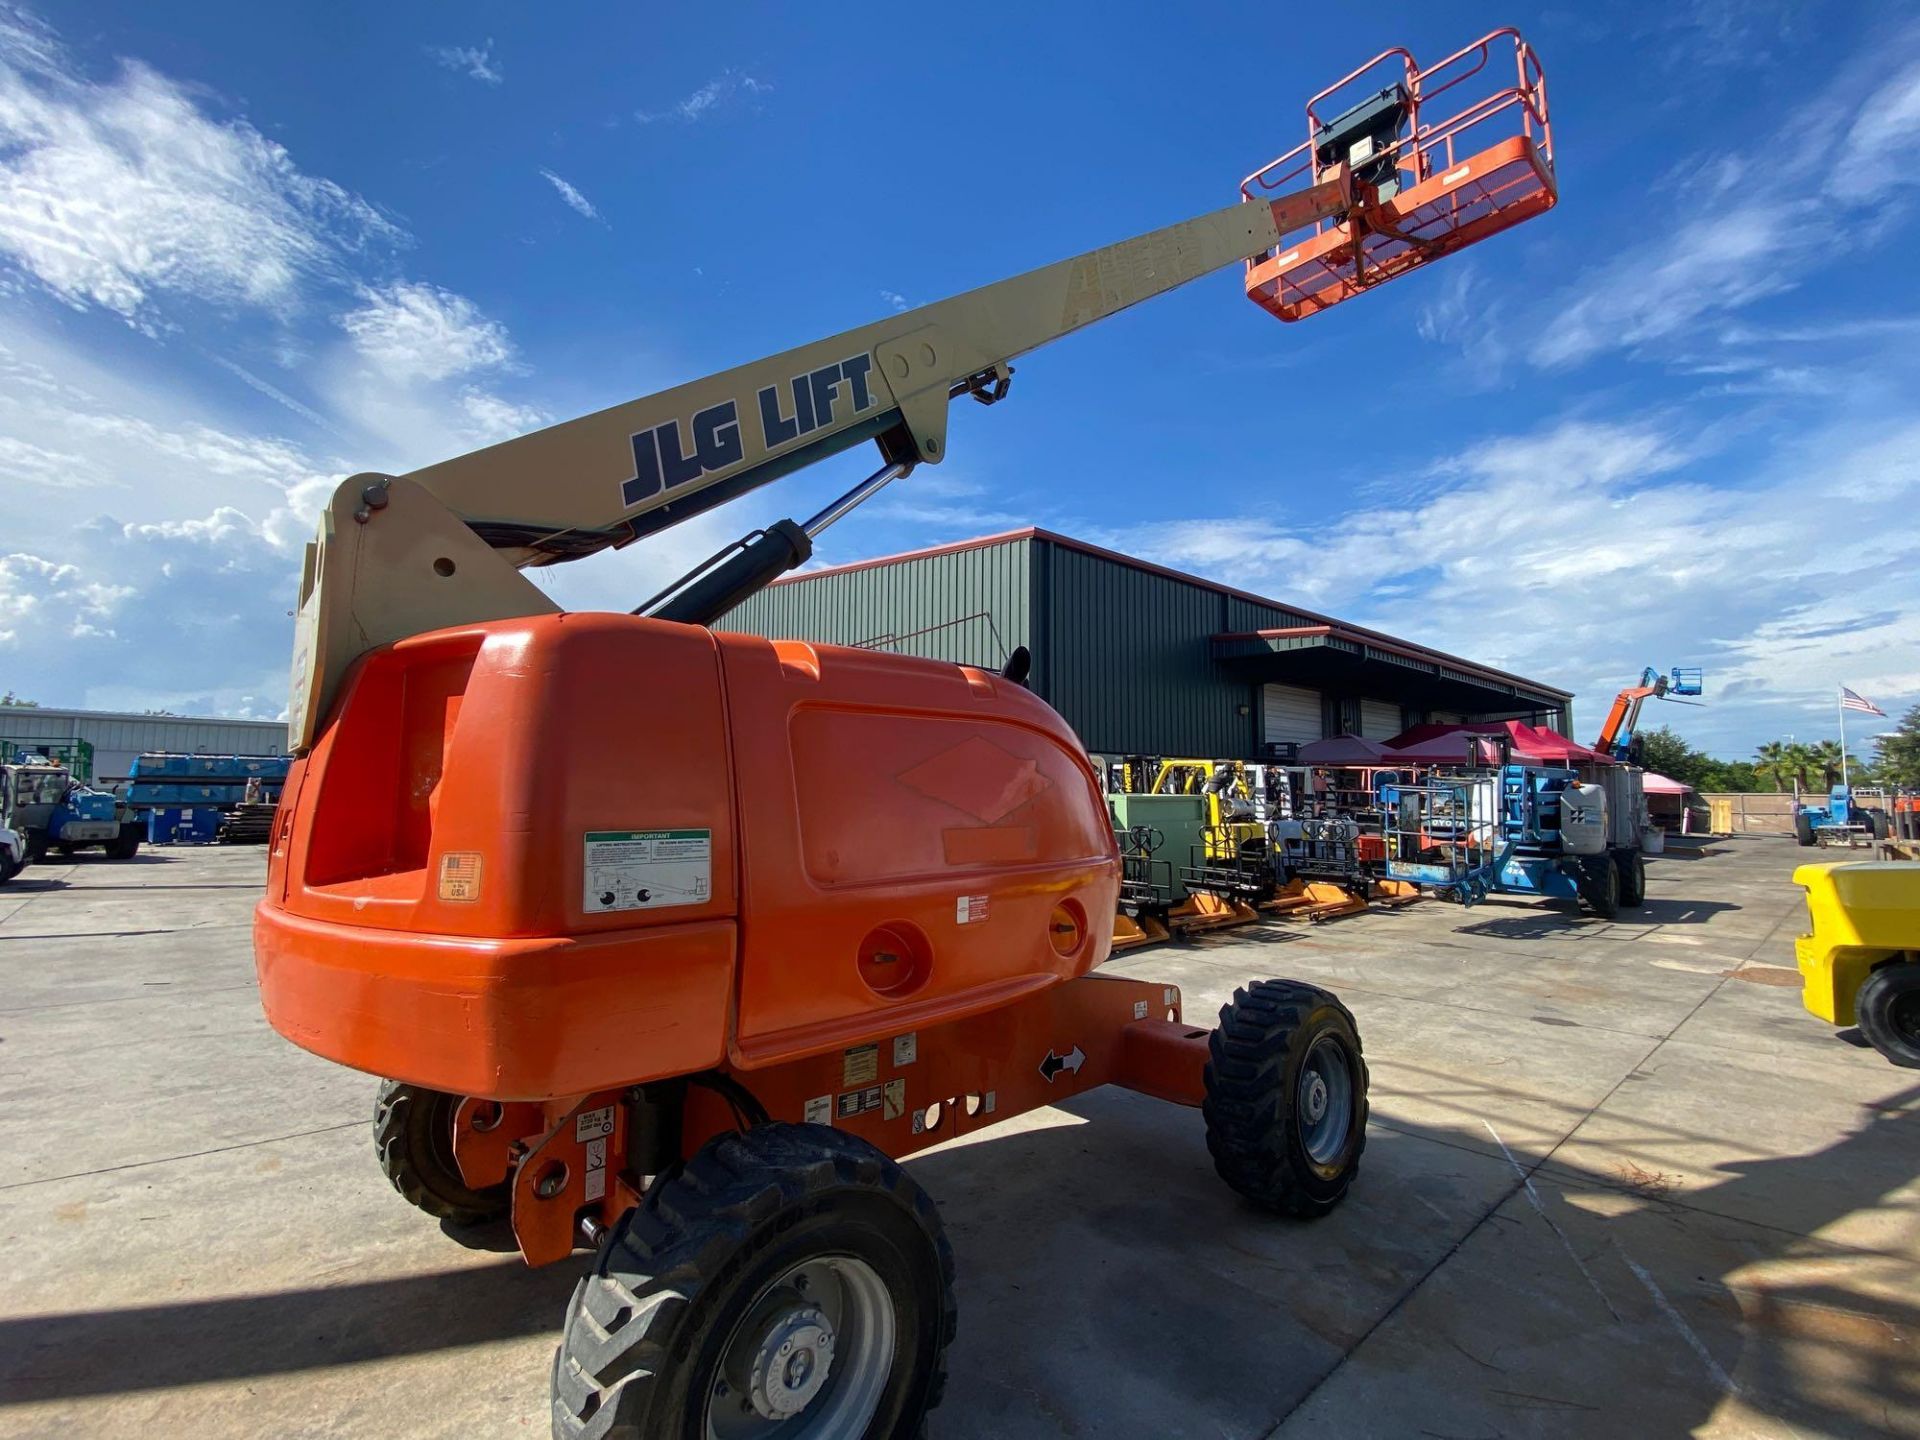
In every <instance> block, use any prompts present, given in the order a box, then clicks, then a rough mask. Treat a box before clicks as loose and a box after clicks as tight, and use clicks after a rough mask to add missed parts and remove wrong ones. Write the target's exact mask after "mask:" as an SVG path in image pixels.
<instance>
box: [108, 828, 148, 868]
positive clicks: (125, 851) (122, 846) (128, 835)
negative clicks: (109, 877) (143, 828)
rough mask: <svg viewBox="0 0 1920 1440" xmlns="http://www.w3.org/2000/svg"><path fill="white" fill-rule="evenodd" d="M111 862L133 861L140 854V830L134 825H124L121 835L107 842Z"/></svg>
mask: <svg viewBox="0 0 1920 1440" xmlns="http://www.w3.org/2000/svg"><path fill="white" fill-rule="evenodd" d="M106 848H107V858H108V859H109V860H131V859H133V857H134V856H136V855H138V854H139V853H140V830H139V827H137V826H134V825H122V826H121V827H120V833H119V834H118V835H116V836H114V837H113V839H111V840H109V841H108V842H107V847H106Z"/></svg>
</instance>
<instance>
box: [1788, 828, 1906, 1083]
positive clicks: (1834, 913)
mask: <svg viewBox="0 0 1920 1440" xmlns="http://www.w3.org/2000/svg"><path fill="white" fill-rule="evenodd" d="M1793 883H1794V884H1796V885H1800V886H1804V887H1805V889H1806V892H1807V911H1808V914H1809V916H1810V919H1811V921H1812V925H1813V929H1812V932H1811V933H1810V934H1806V935H1802V936H1801V937H1800V938H1799V939H1798V940H1795V941H1794V942H1793V951H1794V955H1795V957H1796V958H1797V959H1798V960H1799V962H1800V974H1801V976H1802V978H1803V980H1804V982H1805V984H1804V988H1803V990H1802V991H1801V998H1802V999H1803V1000H1804V1001H1805V1003H1806V1007H1807V1009H1809V1010H1811V1011H1812V1012H1813V1013H1814V1014H1815V1015H1818V1016H1819V1017H1820V1018H1821V1019H1822V1020H1825V1021H1827V1022H1828V1023H1829V1024H1832V1025H1855V1024H1857V1025H1859V1027H1860V1033H1861V1034H1863V1035H1865V1036H1866V1037H1867V1040H1868V1042H1869V1043H1870V1044H1872V1046H1873V1048H1874V1049H1876V1050H1878V1051H1879V1052H1880V1053H1881V1054H1882V1055H1884V1056H1886V1057H1887V1059H1889V1060H1891V1061H1892V1062H1893V1063H1894V1064H1896V1065H1905V1066H1909V1067H1911V1068H1913V1069H1920V865H1915V864H1913V863H1911V862H1909V861H1900V860H1887V861H1855V862H1852V863H1847V862H1834V863H1829V864H1824V865H1802V866H1801V867H1800V868H1799V869H1797V870H1795V871H1794V872H1793Z"/></svg>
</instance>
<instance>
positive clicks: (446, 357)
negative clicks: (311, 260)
mask: <svg viewBox="0 0 1920 1440" xmlns="http://www.w3.org/2000/svg"><path fill="white" fill-rule="evenodd" d="M360 299H361V302H362V303H361V306H360V308H359V309H358V310H353V311H350V312H348V313H347V314H345V315H342V316H341V317H340V327H341V328H342V329H343V330H345V331H346V332H347V334H348V335H349V336H350V337H352V340H353V343H354V347H355V348H356V349H357V350H359V352H360V353H361V354H362V355H364V356H366V358H367V359H368V360H370V361H372V362H373V364H374V365H376V366H378V367H379V368H380V370H382V371H383V372H384V373H385V374H387V375H388V376H390V377H391V378H393V379H396V380H445V379H447V378H448V377H450V376H455V375H465V374H468V373H469V372H471V371H474V370H485V369H490V368H492V367H494V366H499V365H504V364H506V363H507V362H508V361H509V360H511V359H512V358H513V346H512V344H511V343H510V342H509V341H508V339H507V332H506V331H505V330H504V329H502V328H501V327H500V326H499V325H497V324H496V323H495V322H493V321H492V320H489V319H487V317H486V316H485V315H483V314H481V313H480V308H479V307H478V306H477V305H475V304H474V303H473V302H472V301H471V300H469V299H467V298H466V297H465V296H464V295H456V294H454V293H453V292H452V291H451V290H442V289H441V288H440V287H439V286H437V285H427V284H421V283H410V282H407V281H401V282H398V283H396V284H393V285H388V286H386V287H384V288H381V289H372V288H363V289H362V290H361V291H360Z"/></svg>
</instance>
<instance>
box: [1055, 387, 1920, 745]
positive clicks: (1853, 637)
mask: <svg viewBox="0 0 1920 1440" xmlns="http://www.w3.org/2000/svg"><path fill="white" fill-rule="evenodd" d="M1683 437H1684V438H1683ZM1710 443H1711V442H1709V441H1704V440H1703V439H1702V438H1701V437H1700V436H1698V435H1697V434H1692V433H1689V432H1688V430H1687V428H1686V426H1685V425H1684V424H1683V423H1682V422H1681V421H1679V420H1673V421H1666V420H1654V421H1640V422H1634V423H1629V424H1612V425H1609V424H1603V423H1597V422H1589V421H1581V422H1570V423H1562V424H1559V425H1555V426H1551V427H1549V428H1546V429H1543V430H1540V431H1536V432H1533V433H1529V434H1524V435H1516V436H1508V437H1501V438H1498V439H1495V440H1492V441H1489V442H1487V443H1485V444H1482V445H1480V446H1478V447H1475V448H1474V449H1472V450H1469V451H1468V452H1467V453H1466V454H1465V455H1464V456H1462V457H1461V458H1460V459H1458V460H1455V461H1450V462H1448V463H1446V464H1445V465H1443V466H1440V467H1437V468H1435V469H1434V470H1433V471H1431V472H1430V473H1429V475H1428V476H1427V477H1426V481H1425V483H1424V485H1423V489H1422V491H1421V493H1420V495H1419V497H1418V498H1417V499H1415V500H1414V501H1413V502H1412V503H1410V504H1407V505H1404V506H1400V507H1392V506H1381V507H1376V508H1368V509H1362V510H1356V511H1352V512H1349V513H1348V514H1347V515H1346V516H1344V517H1341V518H1338V519H1335V520H1333V521H1331V522H1329V523H1326V524H1324V525H1317V526H1315V527H1312V528H1306V527H1295V526H1291V525H1288V524H1286V523H1284V522H1278V521H1275V520H1272V519H1269V518H1266V517H1265V516H1255V517H1243V518H1218V519H1195V520H1187V521H1177V522H1172V523H1169V524H1163V525H1152V526H1144V527H1139V528H1135V529H1130V530H1121V531H1114V532H1107V533H1106V534H1105V535H1102V534H1100V533H1099V532H1094V531H1089V532H1086V533H1087V534H1088V538H1094V539H1103V540H1104V541H1105V542H1106V543H1110V544H1113V545H1114V546H1115V547H1116V548H1119V549H1122V550H1130V551H1132V552H1133V553H1136V554H1140V555H1143V556H1145V557H1147V558H1149V559H1152V560H1157V561H1160V562H1162V563H1164V564H1168V565H1172V566H1175V567H1177V568H1180V569H1186V570H1192V571H1196V572H1198V573H1200V574H1204V575H1207V576H1210V577H1213V578H1216V579H1220V580H1224V581H1227V582H1229V583H1233V584H1237V585H1240V586H1242V587H1244V588H1247V589H1250V590H1254V591H1256V592H1259V593H1263V594H1267V595H1271V596H1273V597H1275V598H1276V599H1279V600H1281V601H1282V602H1285V601H1289V600H1290V601H1293V602H1294V603H1296V604H1300V605H1303V606H1305V607H1307V608H1309V609H1313V610H1319V611H1324V612H1329V613H1332V614H1334V615H1336V616H1338V617H1340V618H1342V619H1345V620H1349V621H1353V622H1356V623H1359V624H1365V625H1372V626H1376V627H1378V628H1380V629H1382V630H1385V631H1387V632H1388V633H1390V634H1397V635H1405V636H1409V637H1412V638H1415V639H1418V640H1420V641H1422V642H1423V643H1427V644H1431V645H1434V646H1437V647H1438V648H1440V649H1443V650H1448V651H1451V652H1452V653H1455V654H1459V655H1462V656H1465V657H1467V658H1469V659H1473V660H1477V661H1479V662H1481V663H1483V664H1490V665H1494V666H1497V667H1499V668H1502V669H1507V670H1510V671H1513V672H1515V673H1518V674H1521V675H1526V676H1529V677H1531V678H1534V679H1537V680H1542V681H1546V682H1548V683H1551V684H1557V685H1559V686H1561V687H1562V688H1564V689H1568V690H1572V691H1574V692H1575V693H1576V695H1577V696H1578V700H1577V702H1576V713H1577V720H1578V723H1579V725H1580V727H1581V729H1582V731H1583V732H1584V730H1586V729H1587V728H1590V727H1591V726H1593V725H1594V724H1595V723H1596V722H1597V720H1598V718H1599V714H1600V713H1601V710H1602V708H1603V707H1604V705H1605V703H1606V701H1607V700H1608V699H1609V698H1610V697H1611V696H1612V694H1613V692H1614V691H1615V690H1617V689H1618V688H1619V687H1620V686H1621V685H1622V684H1624V683H1626V681H1627V680H1628V679H1629V678H1631V677H1632V676H1634V675H1637V674H1638V673H1639V672H1640V669H1641V667H1642V666H1644V665H1647V664H1653V665H1657V666H1660V667H1661V668H1663V669H1664V668H1666V667H1667V666H1670V665H1676V664H1700V665H1704V666H1705V667H1706V669H1707V672H1708V674H1707V678H1708V684H1709V690H1708V695H1707V697H1706V698H1707V702H1708V708H1706V709H1704V710H1689V711H1686V712H1684V717H1683V718H1677V717H1681V714H1682V712H1679V711H1677V710H1676V711H1673V712H1671V713H1669V712H1665V711H1662V712H1661V713H1660V714H1659V716H1658V717H1657V719H1656V721H1655V722H1654V723H1658V721H1659V720H1671V721H1673V722H1674V723H1675V724H1676V727H1677V728H1679V729H1680V730H1681V731H1682V732H1683V733H1685V734H1687V735H1689V736H1690V737H1693V738H1695V739H1696V741H1699V742H1702V743H1706V744H1709V745H1710V746H1717V747H1719V748H1722V749H1724V750H1725V751H1726V752H1727V753H1731V754H1740V753H1744V751H1745V750H1746V749H1747V748H1748V747H1750V746H1751V745H1752V744H1753V743H1755V742H1756V741H1757V740H1758V739H1760V738H1765V737H1766V736H1767V735H1768V734H1769V733H1775V732H1778V733H1784V732H1785V731H1787V730H1791V729H1794V728H1795V726H1796V725H1798V726H1799V727H1800V728H1801V729H1802V730H1803V731H1805V733H1813V732H1812V730H1811V729H1809V728H1808V727H1809V726H1815V725H1817V724H1818V723H1820V717H1821V714H1822V712H1823V709H1824V712H1825V713H1826V714H1827V715H1828V716H1829V717H1830V715H1831V710H1832V705H1831V695H1832V687H1833V685H1834V684H1835V683H1836V682H1837V681H1839V680H1841V679H1843V678H1846V677H1853V678H1850V679H1847V681H1846V683H1849V684H1854V685H1855V688H1856V689H1866V687H1869V686H1872V687H1877V688H1878V690H1879V691H1880V692H1881V694H1880V695H1876V697H1875V698H1876V699H1880V700H1881V703H1882V705H1883V706H1885V707H1886V708H1888V709H1892V708H1893V705H1892V704H1889V703H1888V702H1889V701H1892V702H1894V703H1897V704H1901V705H1904V704H1908V703H1912V701H1913V700H1915V699H1920V695H1916V694H1915V693H1914V690H1915V686H1914V684H1913V677H1914V676H1915V675H1916V674H1920V598H1916V597H1915V596H1914V595H1913V593H1912V590H1911V587H1910V586H1907V587H1904V588H1903V587H1902V585H1901V583H1900V577H1901V576H1902V575H1903V574H1909V573H1910V572H1911V568H1912V566H1913V564H1914V563H1915V559H1916V554H1915V540H1914V537H1913V534H1912V527H1911V514H1912V504H1913V494H1914V493H1915V492H1916V491H1917V490H1920V421H1911V420H1910V421H1908V422H1906V423H1905V424H1904V425H1903V426H1902V427H1901V428H1900V429H1899V430H1897V431H1896V432H1895V433H1892V434H1889V435H1887V436H1886V437H1885V438H1883V439H1878V440H1874V441H1871V442H1867V443H1864V444H1863V443H1861V442H1860V440H1859V438H1858V434H1857V432H1855V431H1853V430H1852V429H1851V428H1850V427H1849V426H1846V425H1844V424H1842V425H1836V427H1835V428H1834V430H1833V431H1832V432H1823V433H1818V434H1811V435H1808V436H1806V437H1804V440H1803V441H1802V443H1800V444H1799V445H1797V446H1794V447H1790V448H1783V449H1782V450H1781V451H1780V452H1779V453H1778V454H1777V456H1776V458H1775V459H1774V460H1773V461H1772V462H1770V463H1769V464H1768V465H1767V466H1766V467H1765V469H1764V470H1763V471H1762V472H1761V473H1759V474H1753V475H1740V474H1738V471H1737V469H1736V470H1735V471H1734V474H1735V475H1738V479H1737V481H1736V480H1733V479H1731V478H1730V477H1729V473H1728V471H1729V462H1728V461H1727V459H1726V458H1725V457H1724V456H1721V455H1717V454H1713V453H1709V452H1708V451H1707V450H1706V448H1705V447H1706V446H1707V445H1708V444H1710ZM1810 476H1818V477H1821V479H1820V480H1819V482H1818V487H1817V488H1818V498H1817V500H1816V499H1814V498H1812V497H1813V494H1814V487H1813V486H1810V485H1809V477H1810ZM1827 476H1844V477H1846V480H1845V482H1844V483H1833V482H1831V481H1829V480H1827V479H1826V478H1825V477H1827ZM1827 536H1846V537H1848V539H1847V543H1846V544H1844V545H1840V546H1833V545H1829V544H1827V543H1825V539H1824V537H1827ZM1856 680H1857V681H1858V682H1859V683H1857V684H1856V683H1855V682H1856ZM1867 693H1872V692H1871V690H1869V691H1868V692H1867ZM1883 696H1884V697H1885V698H1882V697H1883Z"/></svg>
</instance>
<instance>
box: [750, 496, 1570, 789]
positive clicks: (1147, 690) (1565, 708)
mask: <svg viewBox="0 0 1920 1440" xmlns="http://www.w3.org/2000/svg"><path fill="white" fill-rule="evenodd" d="M715 628H717V629H726V630H739V631H745V632H746V633H748V634H754V635H766V636H770V637H776V638H787V639H796V640H813V641H819V642H823V643H829V644H839V645H860V646H865V647H868V648H873V649H886V650H893V651H897V652H900V653H903V654H910V655H923V656H927V657H929V658H932V659H940V660H951V661H955V662H957V663H960V664H966V665H977V666H980V667H983V668H988V669H998V668H999V667H1000V665H1001V664H1002V663H1003V661H1004V659H1005V657H1006V656H1007V654H1008V653H1009V652H1011V651H1012V650H1013V648H1014V647H1015V646H1019V645H1025V646H1027V647H1028V649H1029V650H1030V651H1031V652H1032V655H1033V671H1032V678H1031V680H1030V681H1029V683H1030V684H1031V686H1032V687H1033V689H1034V691H1035V692H1036V693H1037V694H1039V695H1041V696H1042V697H1043V698H1045V699H1046V700H1047V701H1048V703H1050V704H1051V705H1052V706H1053V707H1054V708H1055V709H1057V710H1058V711H1060V713H1061V714H1062V715H1064V716H1065V717H1066V718H1067V720H1068V722H1069V723H1070V724H1072V725H1073V727H1074V729H1075V730H1077V731H1078V732H1079V735H1080V738H1081V740H1082V741H1083V742H1084V743H1085V745H1086V746H1087V748H1088V749H1089V750H1092V751H1094V752H1096V753H1101V754H1109V755H1120V754H1142V755H1190V756H1205V757H1209V758H1238V759H1248V760H1257V759H1265V758H1272V757H1275V756H1279V755H1284V753H1285V751H1284V749H1282V748H1277V747H1284V746H1287V745H1290V744H1299V743H1304V742H1307V741H1312V740H1319V739H1323V738H1325V737H1327V736H1331V735H1343V734H1346V735H1364V736H1366V737H1368V738H1369V739H1379V740H1384V739H1386V738H1387V737H1389V736H1391V735H1396V734H1398V733H1399V732H1400V731H1401V730H1404V729H1406V728H1407V727H1408V726H1409V725H1414V724H1419V723H1421V722H1423V721H1428V720H1438V721H1459V720H1496V719H1499V720H1508V719H1521V720H1526V721H1529V722H1530V723H1533V724H1537V725H1544V726H1547V727H1550V728H1552V729H1555V730H1558V731H1560V732H1561V733H1562V734H1566V733H1569V727H1570V725H1571V724H1572V699H1573V697H1572V696H1571V694H1569V693H1568V692H1567V691H1565V690H1558V689H1555V688H1554V687H1553V686H1551V685H1543V684H1540V683H1539V682H1538V681H1534V680H1526V679H1522V678H1521V677H1520V676H1517V675H1509V674H1506V673H1505V672H1503V671H1499V670H1493V669H1489V668H1488V667H1486V666H1484V665H1476V664H1473V663H1472V662H1471V661H1467V660H1462V659H1459V658H1457V657H1455V656H1452V655H1446V654H1442V653H1441V652H1440V651H1437V650H1431V649H1428V648H1427V647H1425V646H1423V645H1419V644H1416V643H1415V642H1413V641H1410V640H1399V639H1395V638H1394V637H1393V636H1390V635H1382V634H1380V633H1379V632H1377V631H1373V630H1365V629H1362V628H1360V627H1359V626H1356V625H1348V624H1345V623H1343V622H1341V621H1339V620H1334V619H1330V618H1329V617H1327V616H1325V615H1316V614H1313V613H1312V612H1310V611H1306V610H1302V609H1299V608H1298V607H1297V606H1292V605H1284V604H1281V603H1280V602H1279V601H1275V600H1268V599H1265V598H1263V597H1262V596H1259V595H1251V594H1248V593H1247V592H1246V591H1243V590H1236V589H1233V588H1232V587H1230V586H1226V585H1216V584H1214V583H1213V582H1211V581H1208V580H1201V579H1198V578H1196V577H1195V576H1192V575H1183V574H1181V573H1179V572H1178V571H1174V570H1167V569H1163V568H1161V567H1160V566H1157V565H1150V564H1147V563H1146V562H1145V561H1142V560H1136V559H1133V558H1132V557H1130V556H1127V555H1121V554H1118V553H1116V552H1114V551H1111V550H1103V549H1101V548H1099V547H1098V546H1095V545H1089V544H1087V543H1085V542H1084V541H1080V540H1074V539H1070V538H1069V537H1067V536H1065V535H1056V534H1053V533H1051V532H1049V531H1045V530H1016V531H1012V532H1011V533H1009V534H1005V535H990V536H986V537H983V538H981V539H978V540H965V541H961V542H959V543H958V544H953V545H942V546H939V547H938V548H936V549H932V550H921V551H916V552H913V553H911V554H906V555H893V556H888V557H886V558H884V559H879V560H869V561H864V562H862V563H859V564H853V565H841V566H837V567H834V568H832V569H825V570H814V571H808V572H805V573H802V574H798V575H792V576H788V577H787V578H785V579H783V580H779V581H776V582H775V583H774V584H773V585H771V586H769V587H768V588H767V589H765V590H763V591H761V592H760V593H759V594H757V595H755V596H753V597H752V598H751V599H749V600H748V601H746V603H745V604H743V605H741V606H740V607H739V608H738V609H736V610H734V611H733V612H732V613H731V614H729V615H728V616H727V617H726V618H725V619H724V620H722V621H720V622H719V624H718V625H717V626H716V627H715Z"/></svg>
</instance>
